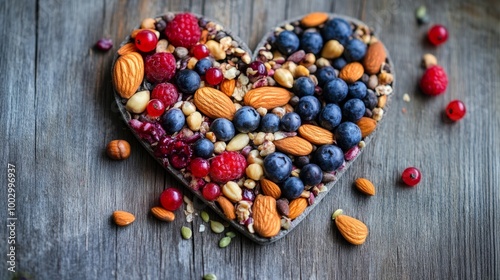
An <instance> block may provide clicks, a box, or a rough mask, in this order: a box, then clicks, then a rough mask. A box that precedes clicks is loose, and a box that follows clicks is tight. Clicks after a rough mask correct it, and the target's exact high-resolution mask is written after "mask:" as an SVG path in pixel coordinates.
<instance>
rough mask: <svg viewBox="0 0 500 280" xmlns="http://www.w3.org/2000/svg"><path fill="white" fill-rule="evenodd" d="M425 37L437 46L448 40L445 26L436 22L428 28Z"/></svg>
mask: <svg viewBox="0 0 500 280" xmlns="http://www.w3.org/2000/svg"><path fill="white" fill-rule="evenodd" d="M427 37H428V38H429V41H430V42H431V44H433V45H434V46H439V45H441V44H443V43H444V42H446V40H448V30H446V27H444V26H442V25H440V24H436V25H433V26H432V27H431V29H429V32H428V33H427Z"/></svg>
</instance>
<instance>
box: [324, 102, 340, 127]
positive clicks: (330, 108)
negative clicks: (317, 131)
mask: <svg viewBox="0 0 500 280" xmlns="http://www.w3.org/2000/svg"><path fill="white" fill-rule="evenodd" d="M341 121H342V111H341V110H340V107H339V106H338V105H337V104H334V103H329V104H326V106H325V107H323V109H321V112H320V113H319V125H320V126H321V127H323V128H326V129H328V130H333V129H334V128H336V127H337V126H338V125H339V124H340V122H341Z"/></svg>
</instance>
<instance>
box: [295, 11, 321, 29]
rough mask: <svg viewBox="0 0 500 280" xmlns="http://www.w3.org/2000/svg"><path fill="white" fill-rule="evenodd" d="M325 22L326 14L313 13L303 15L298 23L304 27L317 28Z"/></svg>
mask: <svg viewBox="0 0 500 280" xmlns="http://www.w3.org/2000/svg"><path fill="white" fill-rule="evenodd" d="M327 20H328V14H327V13H322V12H314V13H310V14H307V15H305V16H304V17H303V18H302V19H301V20H300V23H301V24H302V25H303V26H305V27H315V26H318V25H320V24H323V23H324V22H325V21H327Z"/></svg>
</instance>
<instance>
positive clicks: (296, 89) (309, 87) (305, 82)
mask: <svg viewBox="0 0 500 280" xmlns="http://www.w3.org/2000/svg"><path fill="white" fill-rule="evenodd" d="M315 87H316V86H315V85H314V82H313V80H311V78H309V77H300V78H298V79H296V80H295V82H294V83H293V88H292V91H293V93H294V94H295V95H297V96H298V97H302V96H308V95H314V89H315Z"/></svg>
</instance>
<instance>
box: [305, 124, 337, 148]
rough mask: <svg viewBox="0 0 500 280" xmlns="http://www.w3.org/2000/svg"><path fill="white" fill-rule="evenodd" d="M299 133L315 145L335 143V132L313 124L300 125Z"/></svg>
mask: <svg viewBox="0 0 500 280" xmlns="http://www.w3.org/2000/svg"><path fill="white" fill-rule="evenodd" d="M298 132H299V135H300V136H302V138H304V139H306V140H307V141H309V142H311V143H313V144H314V145H327V144H333V139H334V136H333V133H332V132H331V131H329V130H326V129H324V128H322V127H319V126H317V125H313V124H303V125H301V126H300V127H299V130H298Z"/></svg>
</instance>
